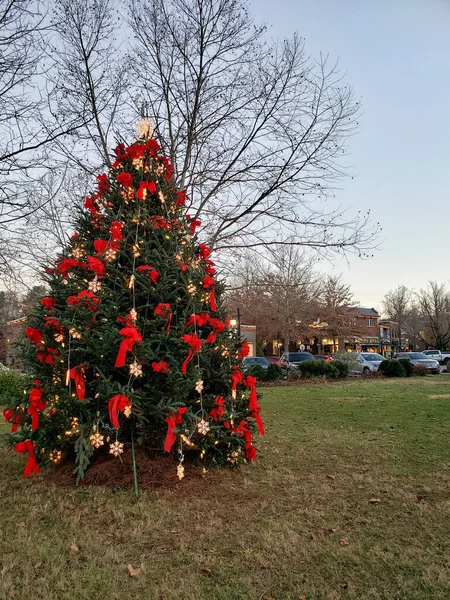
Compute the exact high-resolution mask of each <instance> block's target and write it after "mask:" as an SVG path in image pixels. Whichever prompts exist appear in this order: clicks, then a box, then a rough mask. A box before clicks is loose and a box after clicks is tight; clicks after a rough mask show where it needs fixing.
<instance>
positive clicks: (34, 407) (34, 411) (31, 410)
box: [27, 380, 47, 431]
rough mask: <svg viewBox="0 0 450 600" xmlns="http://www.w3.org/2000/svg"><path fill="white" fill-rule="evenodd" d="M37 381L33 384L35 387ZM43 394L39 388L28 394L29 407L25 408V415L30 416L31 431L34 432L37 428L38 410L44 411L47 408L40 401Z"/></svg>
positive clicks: (43, 402)
mask: <svg viewBox="0 0 450 600" xmlns="http://www.w3.org/2000/svg"><path fill="white" fill-rule="evenodd" d="M36 383H37V380H36V382H35V386H36ZM43 394H44V392H43V391H42V390H41V389H40V388H39V387H34V388H33V389H32V390H31V391H30V393H29V399H30V406H29V407H28V408H27V413H28V414H29V415H31V429H32V431H34V430H35V429H37V428H38V426H39V416H38V410H44V408H45V407H46V406H47V403H46V402H45V400H42V396H43Z"/></svg>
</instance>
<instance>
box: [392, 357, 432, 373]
mask: <svg viewBox="0 0 450 600" xmlns="http://www.w3.org/2000/svg"><path fill="white" fill-rule="evenodd" d="M400 358H404V359H406V360H409V361H411V362H412V364H413V365H421V366H423V367H425V368H426V369H428V371H429V372H430V373H436V375H439V373H440V372H441V366H440V364H439V363H438V361H437V360H434V359H432V358H430V357H429V356H427V355H426V354H423V353H422V352H397V353H396V354H394V360H399V359H400Z"/></svg>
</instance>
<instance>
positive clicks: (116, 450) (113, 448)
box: [109, 441, 123, 456]
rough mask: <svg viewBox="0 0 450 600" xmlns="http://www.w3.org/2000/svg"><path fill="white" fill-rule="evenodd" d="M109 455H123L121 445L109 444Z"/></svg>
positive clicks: (116, 443) (118, 443)
mask: <svg viewBox="0 0 450 600" xmlns="http://www.w3.org/2000/svg"><path fill="white" fill-rule="evenodd" d="M109 453H110V454H112V455H113V456H119V454H123V444H122V443H121V442H118V441H115V442H114V443H113V444H110V445H109Z"/></svg>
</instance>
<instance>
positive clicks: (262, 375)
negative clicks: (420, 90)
mask: <svg viewBox="0 0 450 600" xmlns="http://www.w3.org/2000/svg"><path fill="white" fill-rule="evenodd" d="M245 374H246V375H251V376H252V377H256V379H258V380H259V381H265V379H266V371H265V370H264V369H263V368H262V367H261V365H252V366H251V367H250V368H249V369H248V370H247V371H245Z"/></svg>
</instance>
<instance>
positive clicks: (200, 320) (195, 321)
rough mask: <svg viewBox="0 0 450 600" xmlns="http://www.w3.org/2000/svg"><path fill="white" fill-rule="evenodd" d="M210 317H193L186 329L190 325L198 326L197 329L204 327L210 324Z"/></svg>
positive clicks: (190, 318) (203, 314) (205, 314)
mask: <svg viewBox="0 0 450 600" xmlns="http://www.w3.org/2000/svg"><path fill="white" fill-rule="evenodd" d="M208 319H209V315H208V314H207V313H202V314H200V315H191V316H190V317H189V319H188V320H187V321H186V324H185V327H189V325H196V326H197V327H203V325H206V323H207V322H208Z"/></svg>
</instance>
